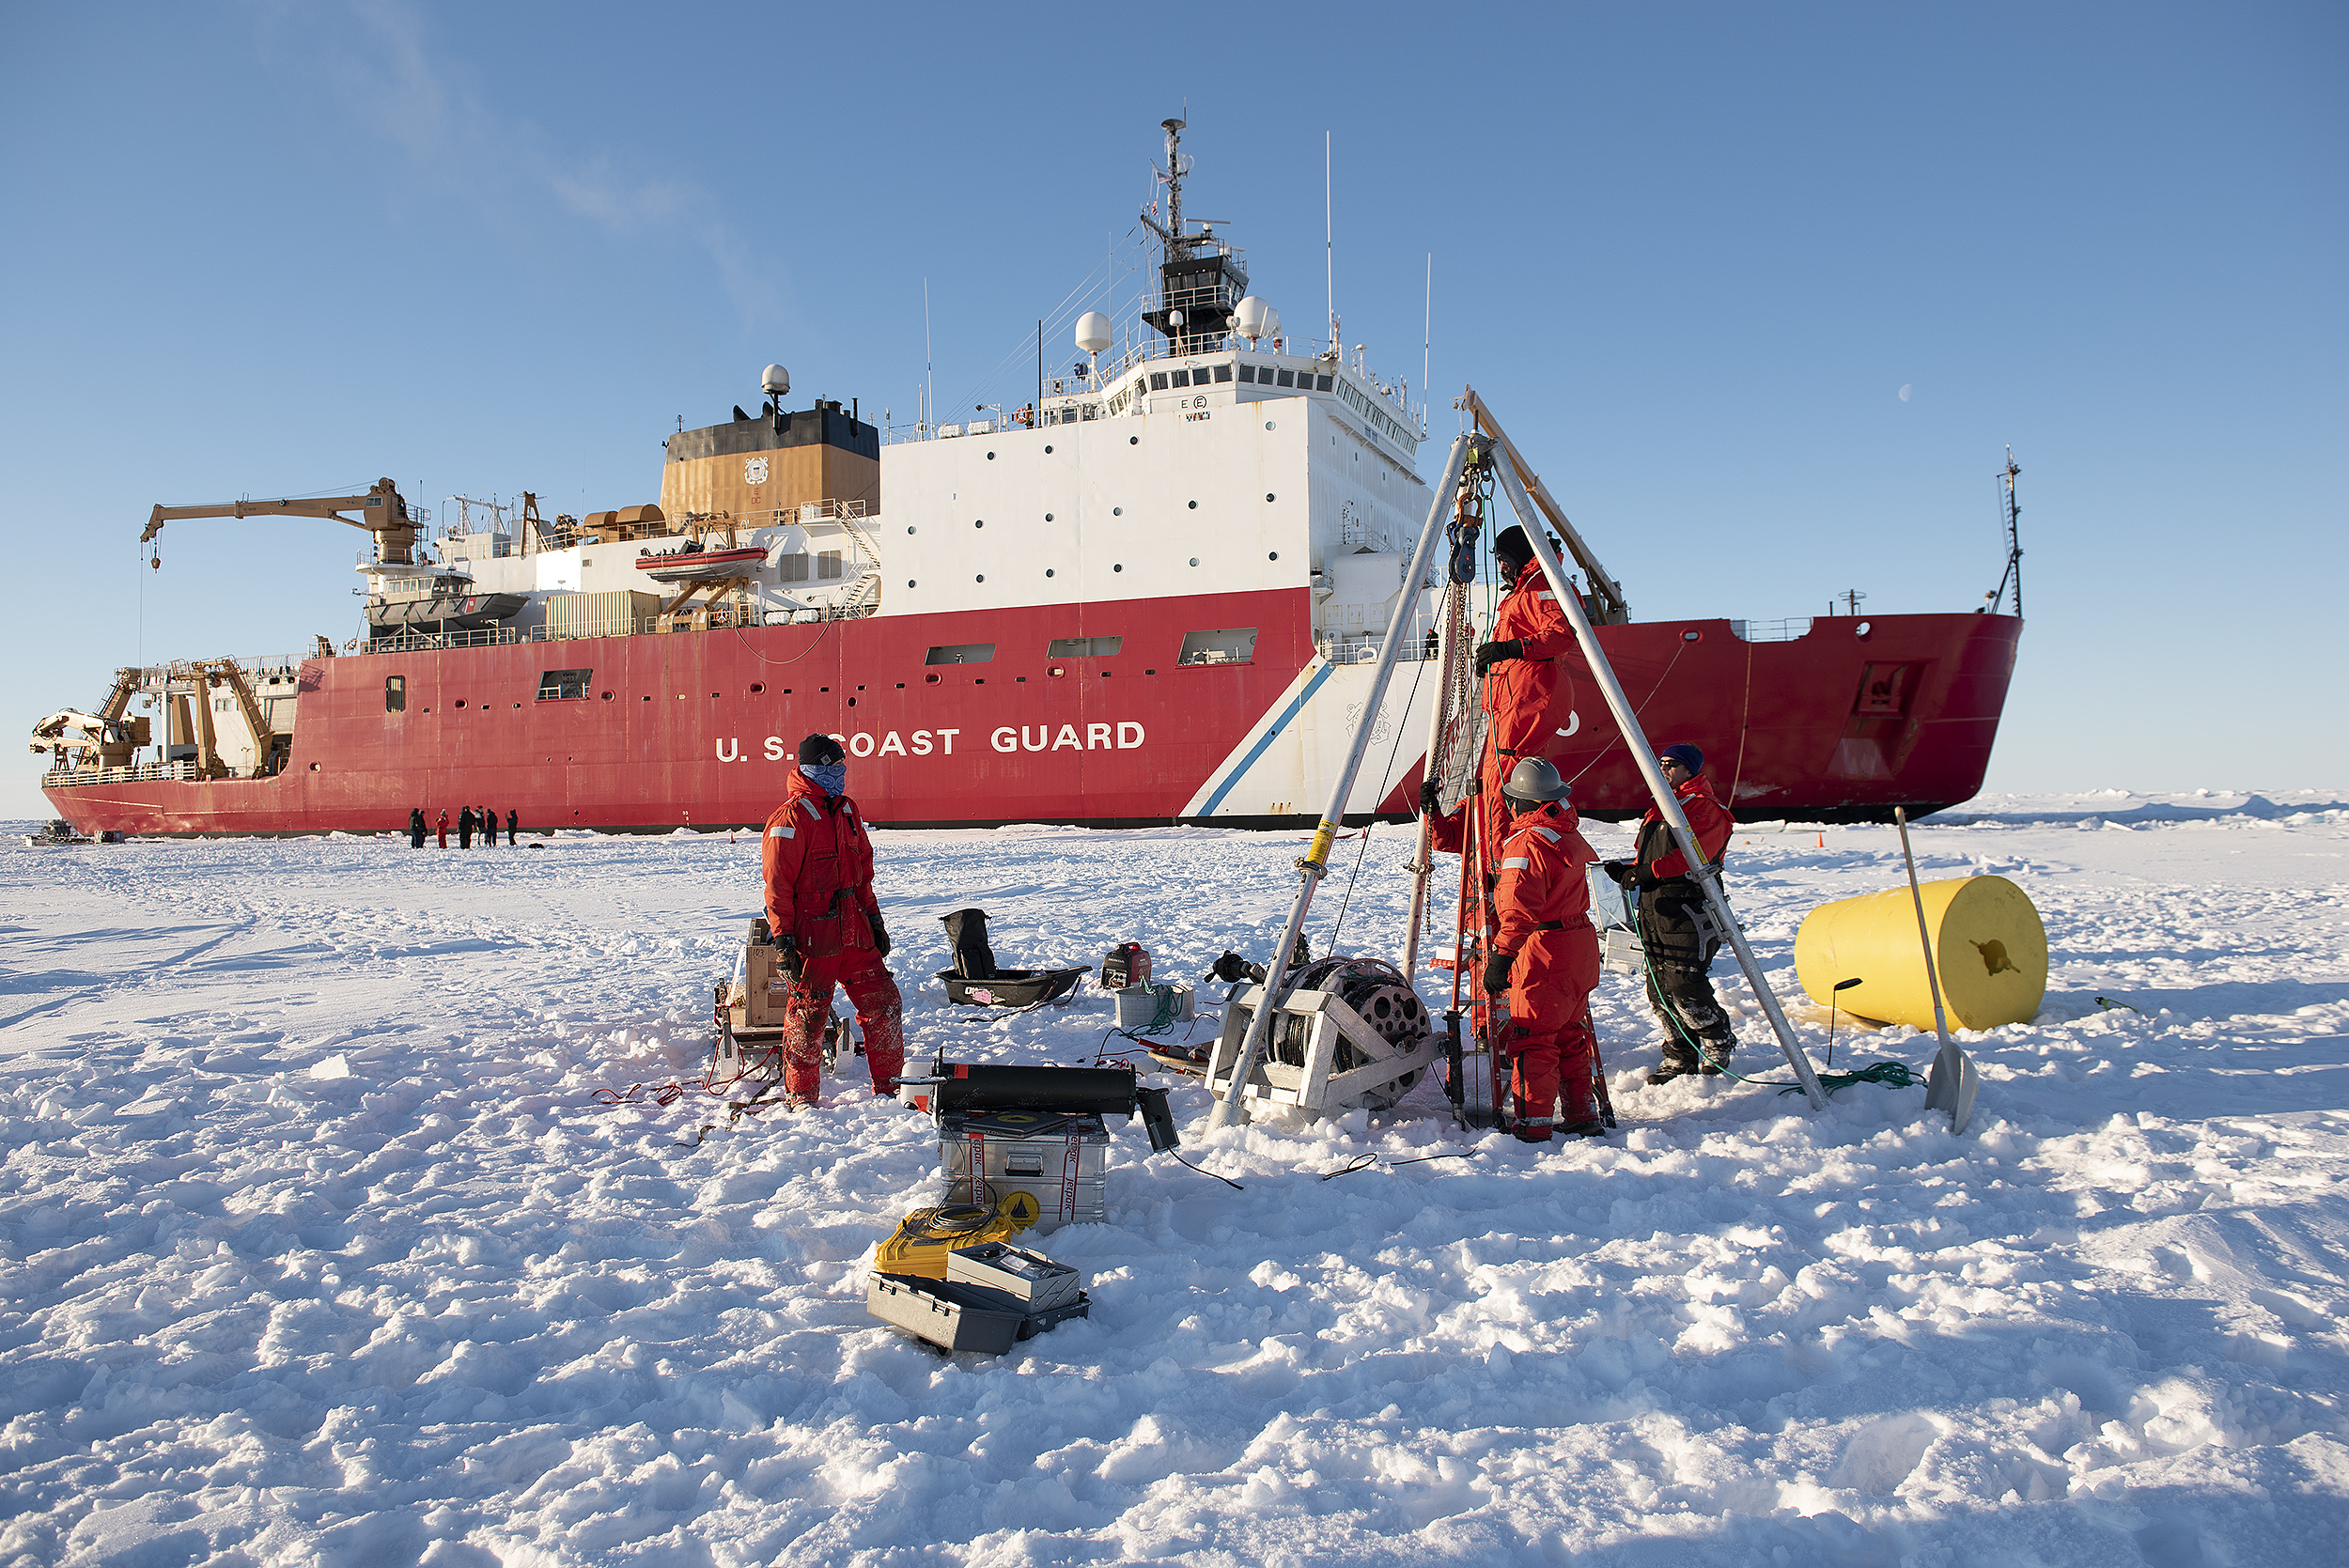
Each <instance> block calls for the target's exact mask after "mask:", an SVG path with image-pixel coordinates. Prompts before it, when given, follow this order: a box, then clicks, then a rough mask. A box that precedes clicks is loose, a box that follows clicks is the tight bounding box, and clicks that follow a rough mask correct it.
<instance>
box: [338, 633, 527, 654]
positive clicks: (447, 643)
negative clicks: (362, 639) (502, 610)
mask: <svg viewBox="0 0 2349 1568" xmlns="http://www.w3.org/2000/svg"><path fill="white" fill-rule="evenodd" d="M519 642H521V630H520V629H519V628H515V627H510V626H485V627H480V628H477V629H460V630H457V631H403V632H400V633H398V634H397V635H395V636H391V637H375V638H370V639H369V640H368V641H367V643H366V647H365V648H364V649H363V650H362V651H364V652H366V653H424V652H428V651H435V650H438V649H441V648H493V647H498V646H500V645H502V644H507V643H519Z"/></svg>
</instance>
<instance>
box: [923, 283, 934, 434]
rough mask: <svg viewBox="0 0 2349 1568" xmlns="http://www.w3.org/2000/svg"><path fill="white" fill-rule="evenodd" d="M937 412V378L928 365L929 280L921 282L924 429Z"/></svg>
mask: <svg viewBox="0 0 2349 1568" xmlns="http://www.w3.org/2000/svg"><path fill="white" fill-rule="evenodd" d="M937 411H938V378H937V377H936V376H935V375H934V374H933V373H932V366H931V364H930V280H929V279H927V278H924V279H923V280H922V425H923V427H924V428H925V429H927V428H928V427H929V422H930V419H931V418H932V416H933V415H935V414H936V413H937Z"/></svg>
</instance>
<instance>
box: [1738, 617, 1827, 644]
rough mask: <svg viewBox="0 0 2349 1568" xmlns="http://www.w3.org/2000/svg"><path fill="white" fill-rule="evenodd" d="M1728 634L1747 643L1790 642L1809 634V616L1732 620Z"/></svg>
mask: <svg viewBox="0 0 2349 1568" xmlns="http://www.w3.org/2000/svg"><path fill="white" fill-rule="evenodd" d="M1729 634H1730V635H1731V636H1732V637H1735V638H1737V639H1738V640H1740V641H1741V642H1747V643H1791V642H1794V641H1795V640H1796V639H1797V638H1800V637H1808V636H1810V635H1811V617H1810V616H1808V615H1789V616H1787V617H1785V618H1784V619H1782V620H1776V621H1732V622H1730V623H1729Z"/></svg>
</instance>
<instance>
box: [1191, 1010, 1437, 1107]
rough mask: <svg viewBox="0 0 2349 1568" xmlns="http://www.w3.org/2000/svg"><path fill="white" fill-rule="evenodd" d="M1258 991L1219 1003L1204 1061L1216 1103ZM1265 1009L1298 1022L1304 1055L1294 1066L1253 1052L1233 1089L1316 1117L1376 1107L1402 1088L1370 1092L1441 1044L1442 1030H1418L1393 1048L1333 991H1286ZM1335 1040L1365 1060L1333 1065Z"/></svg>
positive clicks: (1227, 1085)
mask: <svg viewBox="0 0 2349 1568" xmlns="http://www.w3.org/2000/svg"><path fill="white" fill-rule="evenodd" d="M1264 991H1265V987H1264V986H1260V985H1257V986H1241V987H1240V988H1239V989H1237V990H1236V991H1234V992H1233V993H1232V996H1231V1000H1230V1001H1228V1002H1226V1003H1225V1004H1224V1008H1223V1032H1222V1034H1221V1035H1220V1036H1218V1038H1217V1040H1216V1043H1215V1052H1214V1054H1213V1055H1212V1056H1211V1057H1209V1058H1208V1061H1207V1092H1208V1093H1209V1094H1212V1095H1214V1096H1215V1097H1216V1098H1217V1099H1218V1100H1219V1101H1221V1100H1228V1099H1229V1098H1230V1097H1231V1094H1232V1079H1233V1073H1234V1069H1235V1067H1236V1065H1237V1063H1238V1062H1239V1060H1240V1057H1241V1051H1242V1048H1243V1046H1244V1044H1245V1042H1246V1040H1247V1036H1248V1032H1249V1026H1250V1025H1251V1024H1252V1022H1253V1021H1254V1019H1255V1016H1256V1006H1257V1003H1258V1002H1259V1001H1261V1000H1262V998H1263V996H1264ZM1273 1011H1274V1012H1276V1013H1281V1014H1286V1015H1287V1016H1289V1017H1295V1018H1301V1019H1303V1020H1305V1025H1306V1033H1305V1051H1304V1058H1305V1059H1304V1063H1303V1064H1302V1065H1299V1064H1298V1063H1290V1062H1282V1061H1278V1060H1275V1059H1274V1057H1273V1053H1272V1051H1271V1050H1269V1049H1268V1050H1264V1051H1262V1052H1260V1053H1258V1055H1257V1058H1256V1062H1255V1069H1254V1071H1252V1072H1251V1073H1250V1074H1248V1076H1247V1079H1246V1081H1244V1082H1243V1083H1241V1084H1240V1085H1239V1095H1240V1097H1241V1098H1244V1099H1248V1100H1252V1101H1256V1102H1259V1103H1261V1104H1266V1105H1285V1106H1294V1107H1296V1108H1297V1109H1299V1110H1304V1111H1307V1112H1310V1113H1312V1114H1314V1115H1317V1116H1323V1115H1331V1114H1335V1113H1336V1112H1338V1111H1344V1110H1355V1109H1357V1108H1358V1107H1361V1106H1371V1107H1374V1108H1384V1107H1386V1106H1388V1105H1392V1104H1393V1103H1394V1102H1395V1101H1396V1100H1399V1099H1400V1098H1402V1096H1403V1094H1404V1093H1406V1092H1408V1091H1392V1092H1390V1093H1389V1094H1383V1095H1381V1094H1377V1090H1379V1089H1381V1088H1383V1087H1385V1086H1386V1085H1389V1084H1392V1083H1393V1082H1394V1081H1395V1080H1396V1079H1401V1078H1404V1077H1407V1076H1408V1075H1410V1074H1412V1073H1415V1072H1419V1071H1422V1070H1423V1069H1425V1068H1428V1067H1431V1066H1433V1065H1434V1064H1435V1063H1436V1060H1437V1058H1438V1056H1439V1054H1440V1053H1441V1050H1442V1046H1443V1039H1442V1036H1440V1035H1437V1034H1423V1035H1422V1036H1420V1039H1419V1041H1418V1043H1417V1044H1416V1045H1412V1046H1409V1047H1407V1048H1398V1047H1397V1046H1396V1045H1395V1044H1394V1043H1393V1042H1392V1041H1391V1040H1389V1039H1388V1038H1387V1037H1386V1036H1385V1035H1383V1034H1381V1033H1379V1032H1378V1031H1377V1030H1376V1029H1374V1028H1372V1027H1371V1026H1370V1024H1369V1023H1367V1022H1366V1021H1364V1019H1363V1017H1362V1016H1361V1014H1360V1013H1357V1012H1356V1011H1354V1009H1353V1008H1352V1007H1350V1006H1348V1005H1346V1002H1345V1001H1342V1000H1341V999H1340V998H1339V997H1338V995H1337V993H1336V992H1334V991H1309V990H1297V991H1291V992H1289V993H1288V994H1287V995H1286V996H1284V997H1283V998H1282V999H1281V1000H1280V1001H1277V1002H1275V1003H1274V1004H1273ZM1341 1040H1343V1041H1345V1042H1346V1043H1347V1044H1349V1045H1351V1046H1352V1047H1353V1048H1354V1052H1355V1054H1356V1055H1357V1056H1358V1057H1361V1058H1365V1059H1366V1060H1365V1061H1364V1062H1363V1064H1362V1065H1361V1066H1359V1067H1349V1068H1347V1069H1346V1070H1345V1071H1343V1072H1340V1071H1337V1070H1336V1068H1337V1059H1338V1045H1339V1042H1340V1041H1341Z"/></svg>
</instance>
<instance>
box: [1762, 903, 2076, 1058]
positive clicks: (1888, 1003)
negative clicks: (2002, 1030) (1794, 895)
mask: <svg viewBox="0 0 2349 1568" xmlns="http://www.w3.org/2000/svg"><path fill="white" fill-rule="evenodd" d="M1922 892H1923V894H1924V905H1925V929H1926V930H1928V931H1930V932H1932V933H1933V954H1934V962H1935V966H1936V968H1937V970H1939V973H1940V978H1941V1005H1942V1006H1943V1008H1945V1009H1946V1010H1947V1012H1948V1014H1949V1019H1950V1027H1951V1028H1952V1029H1996V1028H1997V1027H1998V1026H1999V1025H2000V1024H2006V1023H2023V1022H2026V1021H2028V1020H2029V1019H2030V1017H2032V1015H2034V1014H2036V1013H2037V1012H2038V1011H2039V1002H2040V999H2041V998H2043V997H2045V996H2046V994H2047V928H2046V926H2045V925H2042V924H2040V923H2039V911H2038V910H2037V909H2034V908H2031V903H2030V898H2029V897H2028V896H2026V895H2025V893H2024V892H2023V890H2022V889H2020V888H2018V887H2016V886H2015V884H2014V883H2012V882H2010V881H2008V880H2007V879H2006V878H2005V877H1957V878H1955V879H1953V880H1951V881H1947V882H1927V883H1926V884H1925V885H1924V887H1923V889H1922ZM1795 973H1796V975H1797V977H1798V978H1800V980H1801V981H1802V988H1803V989H1804V990H1805V991H1807V992H1809V993H1810V996H1811V1000H1812V1001H1816V1002H1818V1003H1820V1004H1821V1005H1823V1006H1824V1005H1826V1004H1827V1002H1828V999H1829V997H1830V996H1832V998H1833V1000H1834V1004H1835V1005H1836V1006H1838V1007H1840V1008H1842V1009H1843V1011H1844V1012H1846V1013H1853V1014H1857V1015H1858V1016H1859V1017H1863V1018H1875V1019H1879V1020H1881V1021H1883V1022H1886V1023H1905V1024H1910V1025H1913V1026H1914V1027H1916V1028H1918V1029H1921V1030H1926V1031H1930V1030H1931V1029H1932V1028H1933V992H1932V990H1931V988H1930V987H1929V986H1927V985H1926V984H1925V963H1924V953H1923V951H1922V949H1921V946H1920V945H1919V943H1918V940H1917V907H1916V905H1915V904H1914V903H1912V902H1911V901H1910V899H1909V894H1908V889H1907V888H1906V886H1902V887H1899V888H1895V889H1893V890H1892V891H1890V892H1889V893H1868V894H1866V895H1865V896H1864V897H1859V898H1843V899H1838V900H1837V901H1836V902H1835V903H1832V904H1822V905H1820V906H1819V907H1818V908H1815V909H1813V910H1812V911H1811V912H1810V913H1809V914H1807V915H1805V916H1804V917H1803V921H1802V928H1801V929H1800V930H1799V931H1797V932H1796V933H1795ZM1855 979H1856V980H1858V981H1859V985H1857V986H1852V987H1851V988H1850V989H1849V990H1846V991H1836V990H1835V986H1836V983H1837V982H1839V981H1843V980H1855Z"/></svg>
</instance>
